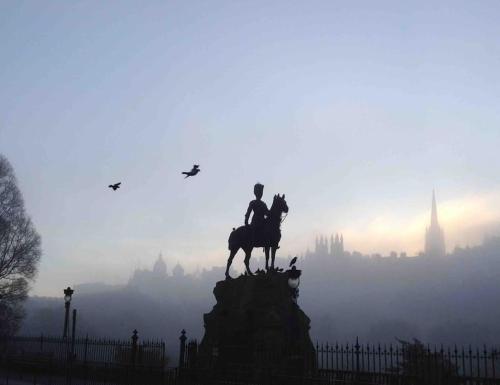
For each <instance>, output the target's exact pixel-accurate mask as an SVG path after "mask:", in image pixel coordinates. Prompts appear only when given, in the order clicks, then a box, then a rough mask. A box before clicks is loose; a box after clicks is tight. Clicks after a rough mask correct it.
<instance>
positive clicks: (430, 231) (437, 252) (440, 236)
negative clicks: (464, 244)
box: [425, 190, 446, 257]
mask: <svg viewBox="0 0 500 385" xmlns="http://www.w3.org/2000/svg"><path fill="white" fill-rule="evenodd" d="M425 254H426V255H428V256H434V257H441V256H444V255H445V254H446V247H445V243H444V233H443V229H442V228H441V227H440V226H439V222H438V215H437V204H436V194H435V192H434V190H432V208H431V224H430V226H429V227H428V228H427V231H426V233H425Z"/></svg>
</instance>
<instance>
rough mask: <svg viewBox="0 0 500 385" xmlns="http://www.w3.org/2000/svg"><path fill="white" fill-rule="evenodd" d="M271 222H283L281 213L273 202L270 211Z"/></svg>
mask: <svg viewBox="0 0 500 385" xmlns="http://www.w3.org/2000/svg"><path fill="white" fill-rule="evenodd" d="M269 220H270V221H271V222H276V221H280V220H281V211H280V210H279V208H278V207H277V206H276V205H275V203H274V202H273V204H272V206H271V209H270V210H269Z"/></svg>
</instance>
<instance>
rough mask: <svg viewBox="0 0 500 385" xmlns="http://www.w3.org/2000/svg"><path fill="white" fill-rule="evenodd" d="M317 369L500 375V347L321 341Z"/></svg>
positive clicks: (481, 376)
mask: <svg viewBox="0 0 500 385" xmlns="http://www.w3.org/2000/svg"><path fill="white" fill-rule="evenodd" d="M315 350H316V361H317V364H318V369H320V370H327V371H332V370H333V371H358V372H370V373H406V374H408V375H417V374H418V373H426V372H427V373H428V372H437V371H441V372H443V373H450V374H453V375H454V376H458V377H465V378H491V379H500V350H499V349H498V348H487V347H486V346H483V347H481V348H479V347H474V348H473V347H472V346H467V347H465V346H460V347H459V346H456V345H455V346H453V347H444V346H442V345H440V346H437V345H432V346H431V345H423V344H420V343H418V342H417V343H414V344H408V343H402V344H398V345H393V344H389V345H380V344H359V343H358V342H357V341H356V343H355V344H338V343H335V344H328V343H326V344H319V343H316V349H315Z"/></svg>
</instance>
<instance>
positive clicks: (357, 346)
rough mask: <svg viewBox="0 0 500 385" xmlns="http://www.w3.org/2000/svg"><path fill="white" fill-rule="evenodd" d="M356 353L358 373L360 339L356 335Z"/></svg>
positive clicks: (357, 371)
mask: <svg viewBox="0 0 500 385" xmlns="http://www.w3.org/2000/svg"><path fill="white" fill-rule="evenodd" d="M354 349H356V350H355V354H356V373H359V340H358V337H356V345H354Z"/></svg>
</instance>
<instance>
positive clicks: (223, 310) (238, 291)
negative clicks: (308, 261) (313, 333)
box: [198, 271, 316, 375]
mask: <svg viewBox="0 0 500 385" xmlns="http://www.w3.org/2000/svg"><path fill="white" fill-rule="evenodd" d="M288 280H289V271H288V272H283V273H261V274H257V275H255V276H240V277H239V278H236V279H230V280H225V281H220V282H217V284H216V286H215V288H214V295H215V298H216V300H217V304H216V305H215V306H214V308H213V309H212V311H211V312H210V313H207V314H205V315H204V322H205V335H204V337H203V340H202V341H201V344H200V346H199V353H198V364H199V365H200V366H202V367H212V368H218V369H220V370H222V371H228V372H229V371H234V370H241V371H247V372H249V373H248V374H250V373H252V374H253V375H256V374H258V373H259V372H269V371H272V372H284V373H287V374H293V373H296V374H298V375H299V374H301V373H302V372H303V371H304V370H306V369H312V368H315V367H316V362H315V350H314V346H313V344H312V342H311V339H310V337H309V328H310V326H309V324H310V320H309V318H308V317H307V316H306V315H305V313H304V312H303V311H302V310H301V309H300V307H299V306H298V305H297V303H296V300H295V299H294V295H293V294H294V291H293V290H292V289H291V288H290V287H289V283H288Z"/></svg>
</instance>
